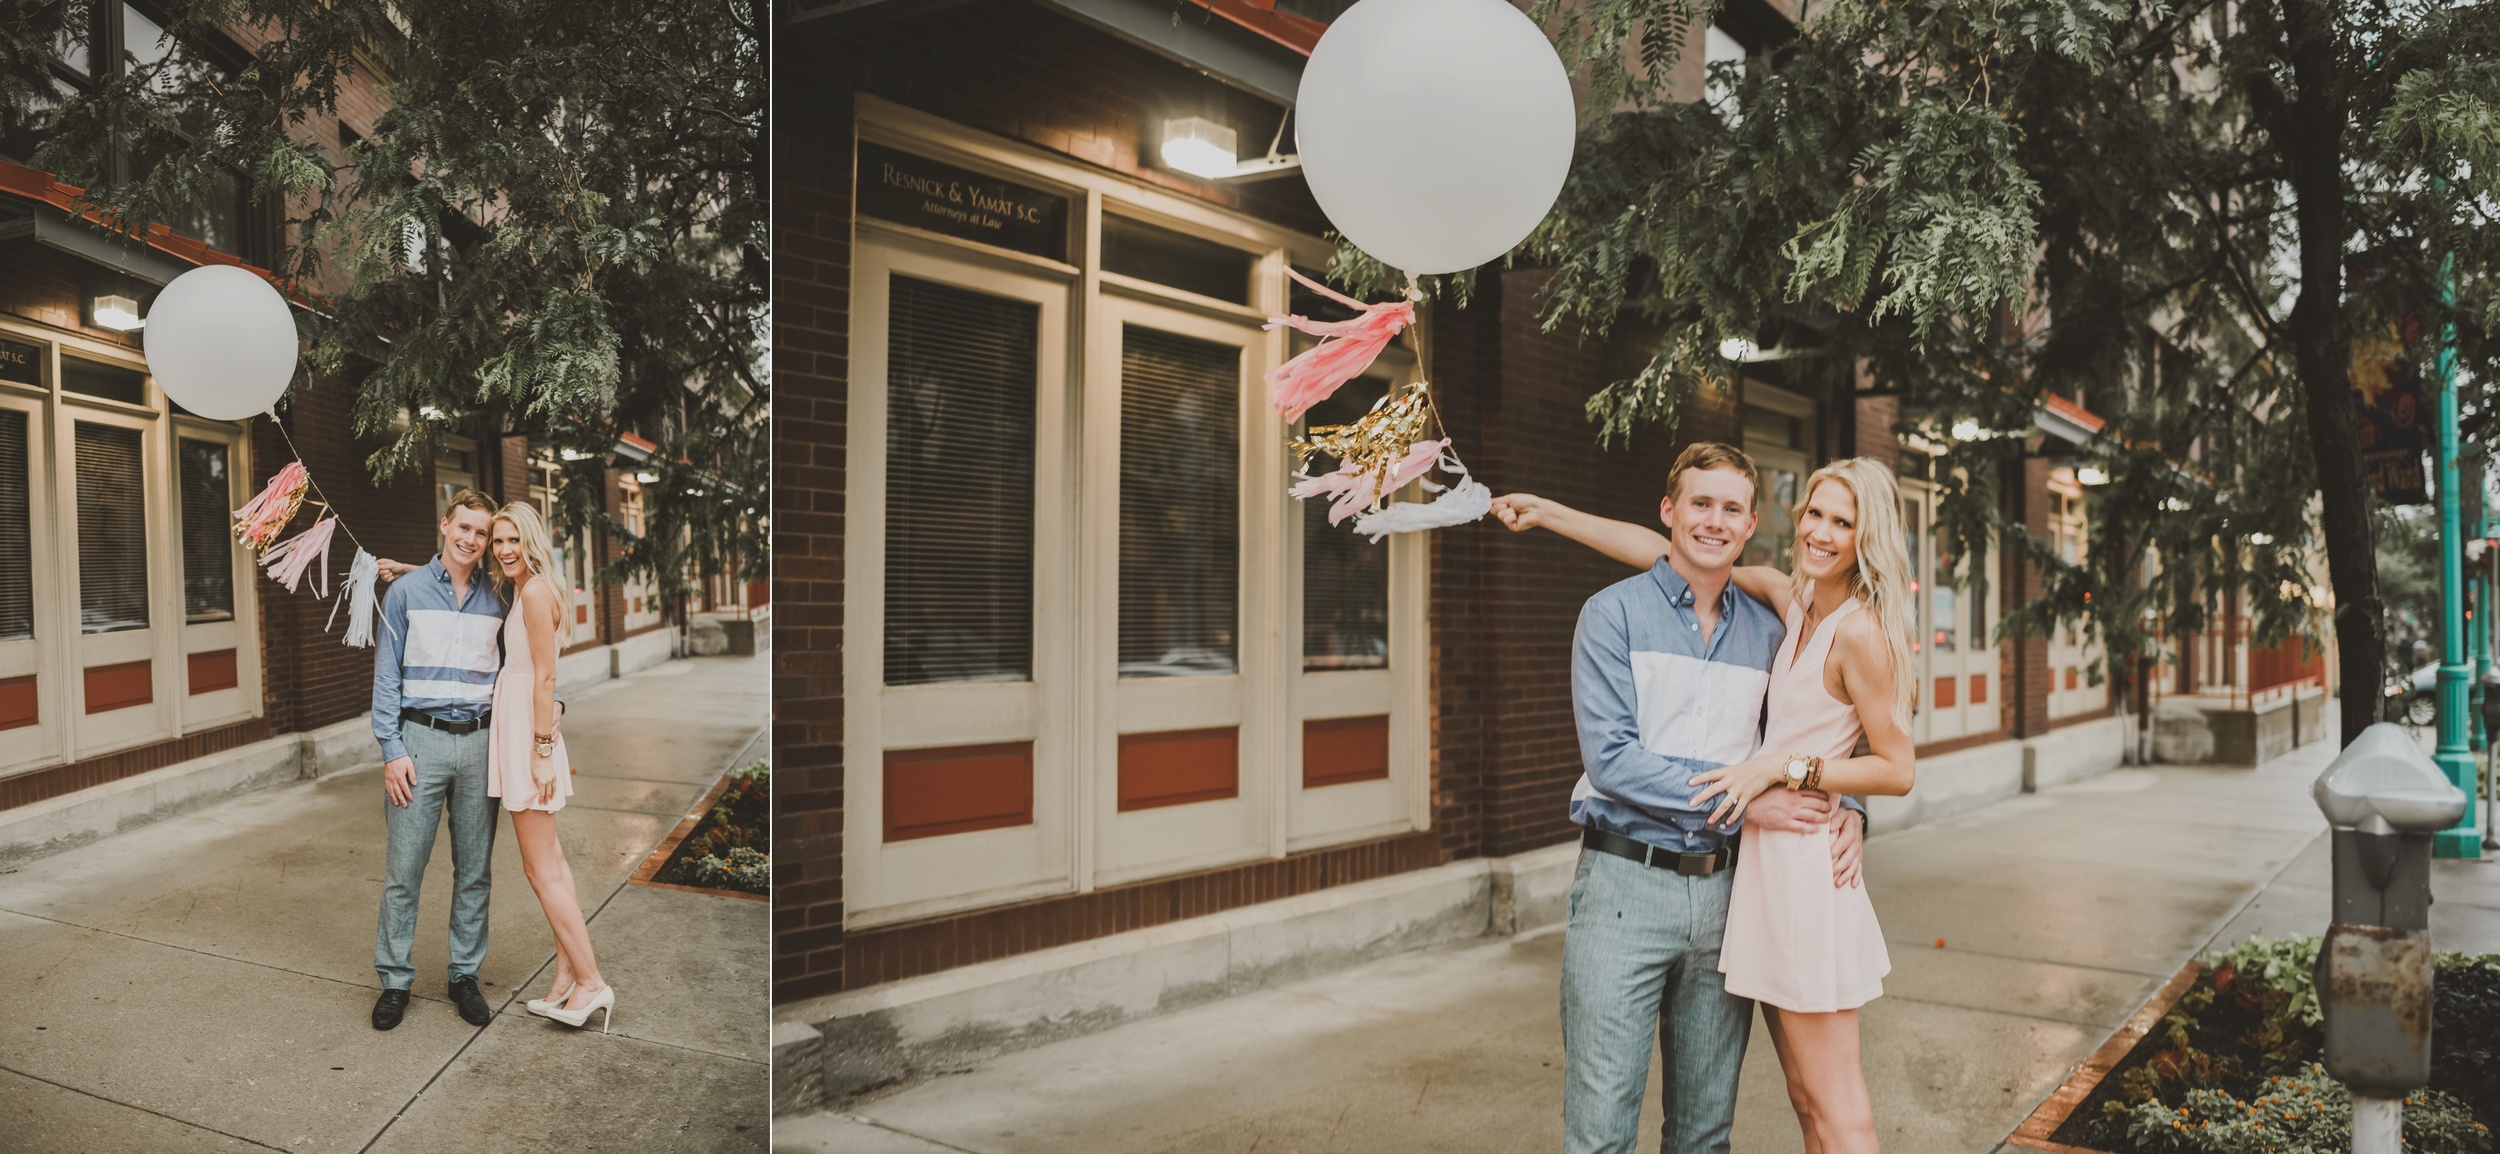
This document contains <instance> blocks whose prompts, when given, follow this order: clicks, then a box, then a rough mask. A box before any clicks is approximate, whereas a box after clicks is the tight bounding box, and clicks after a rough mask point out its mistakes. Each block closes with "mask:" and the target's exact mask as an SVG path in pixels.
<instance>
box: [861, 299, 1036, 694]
mask: <svg viewBox="0 0 2500 1154" xmlns="http://www.w3.org/2000/svg"><path fill="white" fill-rule="evenodd" d="M889 300H890V313H889V320H888V329H887V335H886V353H887V371H886V438H885V448H886V462H885V483H886V490H885V683H886V684H888V685H924V684H928V683H932V682H942V681H1024V680H1029V679H1031V677H1032V676H1033V453H1034V436H1035V434H1034V403H1035V397H1036V394H1037V391H1038V389H1039V384H1040V381H1039V377H1038V363H1037V362H1038V357H1039V351H1038V350H1039V342H1040V337H1041V309H1040V307H1039V306H1037V305H1035V304H1032V303H1031V302H1028V301H1019V300H1010V299H1007V298H1004V297H997V296H991V295H989V294H987V293H978V292H972V291H970V290H966V289H959V288H954V287H951V286H947V285H940V284H933V283H931V282H928V281H923V280H915V279H913V278H911V277H906V276H896V277H895V278H894V280H893V285H892V290H891V292H890V293H889Z"/></svg>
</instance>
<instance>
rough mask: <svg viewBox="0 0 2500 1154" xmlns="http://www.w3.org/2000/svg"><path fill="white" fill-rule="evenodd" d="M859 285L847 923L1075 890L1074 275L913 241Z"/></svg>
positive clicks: (852, 435)
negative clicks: (920, 245) (981, 258)
mask: <svg viewBox="0 0 2500 1154" xmlns="http://www.w3.org/2000/svg"><path fill="white" fill-rule="evenodd" d="M852 278H853V279H852V294H851V299H852V302H853V311H852V326H853V327H852V362H851V363H852V369H853V372H854V374H855V375H854V381H855V382H856V383H855V386H854V388H853V390H852V394H851V408H850V411H849V413H848V418H849V422H850V423H849V429H848V433H847V444H848V453H847V457H848V464H849V484H850V494H849V499H848V502H847V517H846V520H847V525H846V526H844V528H843V531H844V532H846V535H847V538H846V539H847V542H848V546H847V548H846V555H845V569H844V577H845V580H846V582H847V588H848V590H849V593H848V595H847V596H846V597H845V598H844V618H843V620H844V630H845V637H844V656H843V682H844V685H845V686H846V687H849V688H847V689H846V691H845V693H844V740H845V745H846V746H847V747H848V748H849V749H850V750H853V751H855V752H853V753H851V754H850V755H849V756H848V757H847V758H846V759H845V760H846V763H847V766H848V768H847V770H846V775H847V776H846V785H847V791H848V798H849V799H850V800H849V801H848V802H847V803H846V805H845V806H844V815H845V827H844V846H845V851H844V852H845V866H844V869H845V873H844V886H845V890H846V896H847V904H848V906H849V909H848V911H846V912H847V920H848V922H849V923H850V924H852V925H866V924H877V923H882V922H888V921H894V920H900V919H905V918H910V917H916V916H923V915H926V914H930V913H935V912H939V911H943V910H946V909H955V908H962V907H966V906H972V905H986V904H994V903H997V902H1001V901H1010V900H1014V899H1016V898H1019V897H1024V896H1031V895H1037V894H1043V893H1052V892H1061V891H1065V890H1067V889H1069V888H1072V886H1073V883H1074V873H1073V869H1074V866H1073V861H1072V844H1073V840H1074V839H1073V837H1072V824H1073V821H1074V814H1075V810H1074V806H1075V804H1076V796H1075V795H1076V790H1075V789H1074V766H1075V765H1076V764H1077V757H1076V744H1075V743H1076V740H1077V732H1076V727H1075V725H1074V721H1075V718H1074V713H1075V710H1074V707H1073V701H1072V696H1071V690H1072V688H1073V675H1074V670H1075V665H1074V662H1075V658H1076V656H1077V643H1078V636H1077V631H1076V629H1075V628H1074V625H1073V622H1072V618H1073V616H1074V609H1075V603H1074V598H1073V592H1072V586H1073V582H1072V581H1071V579H1070V578H1069V575H1068V569H1069V563H1070V557H1071V555H1072V551H1071V548H1070V541H1071V538H1072V536H1073V532H1072V530H1073V520H1072V518H1073V508H1072V506H1073V501H1072V493H1071V492H1070V491H1069V490H1070V489H1071V486H1070V484H1069V480H1070V478H1069V477H1068V475H1067V467H1068V465H1067V463H1068V461H1069V460H1070V459H1071V458H1072V457H1073V453H1072V452H1071V451H1070V447H1069V443H1068V442H1069V434H1068V421H1069V412H1068V410H1069V402H1068V397H1067V393H1068V389H1069V379H1070V377H1069V366H1068V324H1069V284H1068V281H1067V280H1064V279H1060V278H1056V277H1052V276H1050V275H1047V273H1038V274H1037V273H1036V272H1035V271H1031V270H1028V269H1026V268H1022V267H1019V266H1015V265H1011V264H1008V263H1007V262H1004V261H1000V262H998V263H985V262H981V261H978V260H977V259H974V258H967V257H962V256H956V255H952V254H949V253H946V252H943V251H937V250H934V248H932V249H921V248H917V247H910V246H908V245H907V244H904V243H895V244H890V245H889V244H883V243H874V244H865V245H863V246H862V247H861V248H860V250H859V259H858V262H857V263H856V264H855V265H854V266H853V271H852ZM828 520H829V518H828Z"/></svg>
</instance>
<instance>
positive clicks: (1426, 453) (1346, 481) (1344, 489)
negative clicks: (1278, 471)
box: [1293, 440, 1450, 525]
mask: <svg viewBox="0 0 2500 1154" xmlns="http://www.w3.org/2000/svg"><path fill="white" fill-rule="evenodd" d="M1449 446H1450V443H1449V441H1447V440H1440V441H1417V442H1416V443H1415V445H1414V447H1413V448H1410V449H1408V450H1407V452H1406V456H1405V457H1403V458H1401V459H1400V460H1399V461H1398V463H1397V464H1396V465H1394V466H1391V467H1390V469H1389V472H1388V476H1386V477H1382V476H1381V475H1380V474H1378V473H1360V472H1355V471H1354V465H1353V463H1352V462H1348V463H1346V464H1343V465H1339V466H1337V471H1336V472H1333V473H1322V474H1320V475H1319V476H1317V477H1308V478H1305V479H1304V480H1303V482H1302V483H1301V484H1299V485H1296V486H1294V487H1293V497H1294V499H1295V500H1297V501H1299V500H1307V499H1309V498H1312V497H1316V496H1319V495H1321V494H1323V493H1332V494H1335V495H1336V499H1335V500H1334V501H1333V502H1331V503H1330V505H1329V507H1328V523H1329V524H1331V525H1334V524H1336V523H1337V522H1339V521H1343V520H1345V519H1346V518H1348V517H1351V516H1353V515H1355V514H1356V513H1359V512H1362V511H1363V510H1364V509H1365V508H1368V507H1369V506H1370V505H1371V504H1372V503H1373V502H1374V501H1375V500H1377V499H1378V498H1381V497H1385V496H1387V495H1389V494H1391V493H1395V492H1397V491H1398V490H1400V489H1403V488H1405V487H1406V483H1407V482H1409V481H1412V480H1414V479H1415V478H1417V477H1420V476H1423V475H1424V474H1425V473H1428V472H1431V471H1432V463H1433V462H1434V461H1436V460H1438V459H1439V458H1440V456H1441V450H1443V449H1446V448H1448V447H1449Z"/></svg>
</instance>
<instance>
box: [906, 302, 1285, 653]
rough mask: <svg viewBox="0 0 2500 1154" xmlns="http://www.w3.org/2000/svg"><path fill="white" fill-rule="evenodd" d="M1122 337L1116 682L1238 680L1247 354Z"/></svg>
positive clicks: (1169, 338)
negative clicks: (1229, 676) (1242, 393)
mask: <svg viewBox="0 0 2500 1154" xmlns="http://www.w3.org/2000/svg"><path fill="white" fill-rule="evenodd" d="M1123 334H1124V335H1123V336H1122V339H1121V345H1120V676H1122V677H1196V676H1206V675H1209V674H1222V673H1232V672H1235V671H1236V670H1237V669H1238V668H1239V653H1238V652H1237V644H1236V634H1237V632H1238V630H1239V626H1240V619H1241V608H1240V597H1239V587H1240V571H1241V560H1240V554H1241V545H1240V539H1241V492H1240V491H1241V420H1240V418H1239V416H1238V415H1237V413H1238V410H1239V407H1240V406H1239V400H1238V396H1239V389H1240V387H1241V385H1240V382H1241V349H1240V347H1239V346H1237V345H1226V344H1218V343H1215V342H1212V341H1202V340H1197V339H1195V338H1191V337H1184V336H1180V335H1178V334H1174V333H1167V332H1162V331H1159V330H1156V329H1150V328H1144V327H1141V326H1137V325H1129V326H1126V327H1125V329H1124V330H1123ZM889 636H891V634H889Z"/></svg>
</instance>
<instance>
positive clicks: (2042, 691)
mask: <svg viewBox="0 0 2500 1154" xmlns="http://www.w3.org/2000/svg"><path fill="white" fill-rule="evenodd" d="M2005 484H2006V489H2007V492H2006V494H2005V499H2006V503H2007V505H2008V506H2009V507H2008V508H2007V510H2006V512H2008V513H2009V514H2011V515H2013V517H2014V519H2016V520H2018V521H2019V522H2021V523H2022V525H2023V526H2024V527H2025V528H2028V529H2030V530H2031V531H2032V532H2033V533H2035V534H2038V535H2039V536H2042V537H2046V536H2048V535H2049V533H2050V530H2051V528H2052V526H2051V523H2050V522H2051V520H2052V518H2053V517H2054V516H2055V514H2054V513H2053V512H2052V511H2051V510H2052V508H2053V506H2052V504H2051V502H2052V501H2053V500H2054V499H2055V498H2054V495H2053V494H2052V493H2050V492H2049V462H2047V461H2045V460H2040V459H2038V458H2033V459H2030V460H2026V461H2023V462H2022V463H2021V464H2020V465H2018V466H2015V467H2014V468H2011V469H2008V470H2007V471H2006V477H2005ZM1998 558H1999V562H1998V563H1999V569H2000V572H2002V573H2003V574H2004V580H2005V584H2006V589H2005V592H2004V594H2003V596H2002V600H2000V601H1999V604H2000V605H2003V606H2004V607H2005V608H2007V609H2009V610H2010V609H2012V608H2013V607H2015V606H2018V605H2023V604H2026V603H2028V602H2030V601H2032V600H2033V599H2035V598H2037V597H2038V596H2039V595H2040V567H2039V566H2038V565H2036V564H2034V563H2032V562H2030V561H2025V560H2020V559H2018V558H2017V557H2016V556H2015V554H2014V550H2013V548H2012V546H2011V545H2006V546H2001V547H2000V548H1999V550H1998ZM1998 661H1999V662H2000V664H2001V665H2002V667H2003V668H2005V669H2006V670H2008V671H2010V672H2011V674H2012V676H2010V677H2007V678H2004V679H2003V680H2004V682H2005V710H2004V712H2005V714H2006V719H2005V728H2006V730H2007V731H2008V732H2010V733H2011V734H2013V735H2014V736H2016V737H2037V736H2039V735H2040V734H2043V733H2047V732H2048V731H2049V692H2050V690H2051V689H2052V688H2053V687H2052V685H2051V684H2050V679H2051V678H2052V677H2054V676H2056V671H2055V670H2053V669H2050V668H2049V639H2048V638H2046V637H2020V638H2014V639H2012V640H2008V641H2006V642H2005V643H2004V644H2003V645H2002V646H2001V647H2000V653H1999V656H1998Z"/></svg>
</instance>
